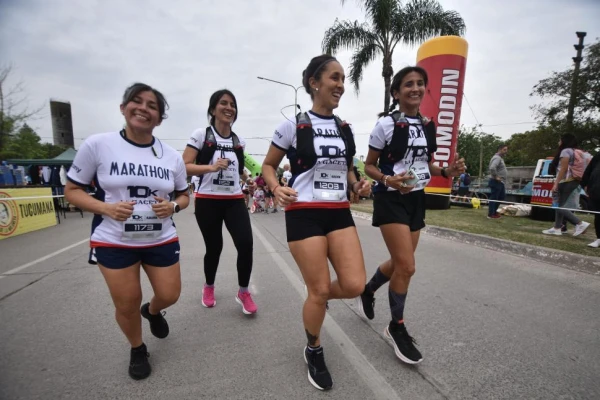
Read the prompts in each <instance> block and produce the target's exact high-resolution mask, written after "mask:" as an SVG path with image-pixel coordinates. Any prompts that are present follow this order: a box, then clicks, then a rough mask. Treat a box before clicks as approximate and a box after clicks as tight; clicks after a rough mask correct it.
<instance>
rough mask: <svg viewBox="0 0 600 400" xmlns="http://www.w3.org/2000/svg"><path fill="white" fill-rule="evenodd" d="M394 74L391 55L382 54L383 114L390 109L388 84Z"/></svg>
mask: <svg viewBox="0 0 600 400" xmlns="http://www.w3.org/2000/svg"><path fill="white" fill-rule="evenodd" d="M393 74H394V69H393V68H392V55H391V54H389V55H387V54H386V55H384V56H383V70H382V71H381V76H383V82H384V85H385V94H384V96H383V112H384V113H385V115H387V114H388V110H389V109H390V97H391V95H390V86H391V85H392V75H393Z"/></svg>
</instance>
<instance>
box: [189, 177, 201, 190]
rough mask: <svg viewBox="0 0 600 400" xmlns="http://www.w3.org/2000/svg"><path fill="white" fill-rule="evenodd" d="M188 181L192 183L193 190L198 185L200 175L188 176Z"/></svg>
mask: <svg viewBox="0 0 600 400" xmlns="http://www.w3.org/2000/svg"><path fill="white" fill-rule="evenodd" d="M190 183H191V184H192V185H193V188H194V191H195V190H196V189H197V188H198V186H200V177H199V176H197V175H194V176H192V177H191V178H190Z"/></svg>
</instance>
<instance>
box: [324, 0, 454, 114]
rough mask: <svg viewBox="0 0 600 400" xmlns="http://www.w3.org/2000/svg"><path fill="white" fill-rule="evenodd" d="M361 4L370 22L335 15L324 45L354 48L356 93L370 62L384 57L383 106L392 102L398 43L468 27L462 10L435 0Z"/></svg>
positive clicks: (331, 48)
mask: <svg viewBox="0 0 600 400" xmlns="http://www.w3.org/2000/svg"><path fill="white" fill-rule="evenodd" d="M344 3H345V1H344V0H342V4H344ZM359 4H361V6H362V7H363V9H364V10H365V13H366V16H367V19H368V22H365V23H359V22H358V21H354V22H352V21H339V20H337V19H336V20H335V22H334V24H333V26H332V27H331V28H329V29H328V30H327V31H326V32H325V36H324V38H323V43H322V47H323V51H324V52H325V53H327V54H335V53H336V52H337V51H339V50H341V49H354V54H353V56H352V61H351V63H350V71H349V79H350V82H351V83H352V84H353V85H354V89H355V90H356V92H357V93H358V92H359V88H360V81H361V79H362V76H363V72H364V70H365V68H366V67H367V65H368V64H369V63H370V62H371V61H374V60H375V58H376V57H377V56H380V55H381V56H382V57H383V69H382V72H381V75H382V76H383V81H384V84H385V94H384V104H383V109H384V110H387V109H388V107H389V104H390V93H389V92H390V85H391V79H392V75H393V74H394V69H393V67H392V57H393V54H394V50H395V49H396V46H397V45H398V44H399V43H402V44H405V45H408V46H415V45H417V44H420V43H422V42H423V41H425V40H427V39H429V38H432V37H435V36H440V35H462V34H464V32H465V29H466V28H465V22H464V21H463V19H462V17H461V16H460V14H459V13H457V12H456V11H444V9H443V8H442V6H441V5H440V4H439V3H438V2H437V1H436V0H412V1H409V2H407V3H405V4H403V3H402V2H401V1H400V0H360V1H359Z"/></svg>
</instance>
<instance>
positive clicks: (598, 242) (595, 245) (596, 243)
mask: <svg viewBox="0 0 600 400" xmlns="http://www.w3.org/2000/svg"><path fill="white" fill-rule="evenodd" d="M588 246H589V247H593V248H595V249H597V248H598V247H600V239H596V240H595V241H593V242H592V243H590V244H588Z"/></svg>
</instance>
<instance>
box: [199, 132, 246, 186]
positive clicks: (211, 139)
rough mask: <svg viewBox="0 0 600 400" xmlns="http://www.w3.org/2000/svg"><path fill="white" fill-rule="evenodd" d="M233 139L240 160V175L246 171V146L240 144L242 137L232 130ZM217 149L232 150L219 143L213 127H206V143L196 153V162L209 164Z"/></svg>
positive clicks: (235, 151) (234, 148) (234, 150)
mask: <svg viewBox="0 0 600 400" xmlns="http://www.w3.org/2000/svg"><path fill="white" fill-rule="evenodd" d="M231 139H232V141H233V152H234V153H235V156H236V157H237V160H238V172H239V174H240V175H242V174H243V173H244V148H243V147H242V145H241V144H240V139H239V138H238V137H237V135H236V134H235V133H233V132H231ZM217 150H231V149H230V148H229V147H223V146H221V145H219V144H218V143H217V138H216V137H215V133H214V132H213V130H212V128H211V127H210V126H209V127H208V128H206V135H205V137H204V143H203V144H202V149H201V150H200V151H199V152H198V155H196V164H201V165H208V164H210V162H211V161H212V159H213V156H214V155H215V152H216V151H217Z"/></svg>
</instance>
